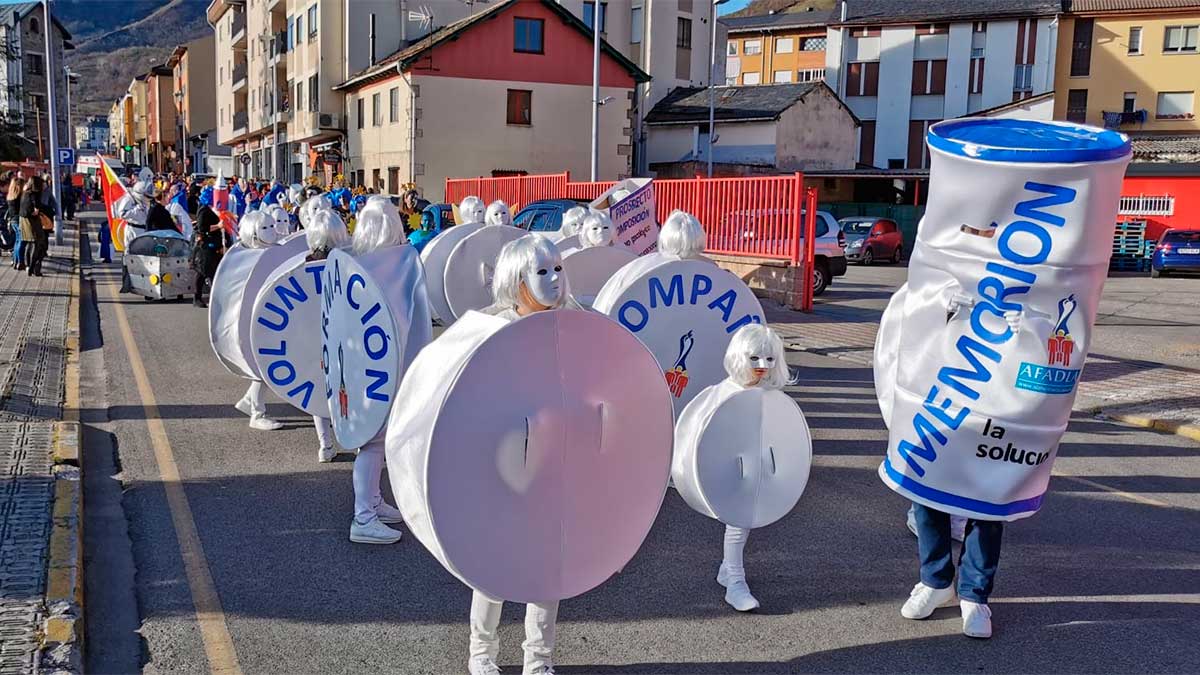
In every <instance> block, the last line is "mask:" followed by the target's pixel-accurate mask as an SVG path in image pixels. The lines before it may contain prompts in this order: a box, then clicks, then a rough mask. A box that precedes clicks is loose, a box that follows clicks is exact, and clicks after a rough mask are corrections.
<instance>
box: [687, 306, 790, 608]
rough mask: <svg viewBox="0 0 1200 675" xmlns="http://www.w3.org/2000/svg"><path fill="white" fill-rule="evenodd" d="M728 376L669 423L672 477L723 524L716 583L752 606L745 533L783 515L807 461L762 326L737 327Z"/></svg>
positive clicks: (774, 342) (777, 346) (731, 599)
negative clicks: (672, 437)
mask: <svg viewBox="0 0 1200 675" xmlns="http://www.w3.org/2000/svg"><path fill="white" fill-rule="evenodd" d="M724 364H725V372H726V373H728V377H727V378H726V379H725V380H723V381H722V382H720V383H719V384H714V385H712V386H710V387H707V388H705V389H704V391H702V392H700V393H699V394H697V395H696V397H695V398H693V399H692V402H691V403H689V404H688V405H687V407H686V408H684V410H683V412H682V413H681V414H680V416H679V422H678V423H677V424H676V426H675V456H674V459H673V461H672V464H671V478H672V481H673V482H674V484H675V489H676V490H678V491H679V494H680V496H682V497H683V499H684V501H686V502H687V503H688V505H689V506H691V507H692V508H693V509H695V510H697V511H699V512H700V513H702V514H704V515H706V516H708V517H710V518H715V519H717V520H720V521H721V522H723V523H725V546H724V553H725V555H724V558H723V559H722V560H721V567H720V568H719V569H718V570H717V583H719V584H721V585H722V586H724V587H725V602H727V603H729V605H730V606H732V607H733V608H734V609H736V610H738V611H739V612H748V611H750V610H752V609H755V608H757V607H758V606H759V605H758V600H757V599H756V598H755V597H754V595H753V594H751V593H750V587H749V586H748V585H747V584H746V569H745V566H744V563H743V552H744V551H745V548H746V540H747V539H748V538H749V536H750V530H751V529H753V528H756V527H765V526H767V525H770V524H771V523H773V522H775V521H777V520H779V519H780V518H782V517H783V516H785V515H787V514H788V513H789V512H790V511H791V510H792V508H793V507H794V506H795V505H796V502H797V501H799V499H800V495H801V494H803V492H804V487H805V486H806V485H807V484H808V474H809V470H810V468H811V466H812V436H811V435H810V434H809V430H808V423H807V422H806V421H805V419H804V413H802V412H800V408H799V407H798V406H797V405H796V403H795V402H794V401H793V400H792V399H791V397H789V396H788V395H787V394H784V393H783V392H782V391H780V390H781V389H783V387H784V385H786V384H788V383H789V379H790V374H789V372H788V367H787V363H786V362H785V361H784V353H783V341H782V340H780V339H779V336H778V335H776V334H775V332H774V331H772V330H770V329H769V328H767V327H765V326H760V325H757V324H751V325H748V326H743V327H742V328H739V329H738V331H737V333H735V334H734V336H733V339H732V340H731V341H730V342H729V348H728V349H727V350H726V351H725V359H724Z"/></svg>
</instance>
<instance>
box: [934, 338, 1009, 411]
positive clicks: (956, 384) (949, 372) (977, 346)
mask: <svg viewBox="0 0 1200 675" xmlns="http://www.w3.org/2000/svg"><path fill="white" fill-rule="evenodd" d="M956 346H957V348H958V353H959V354H961V355H962V356H963V358H965V359H966V360H967V362H968V363H970V364H971V368H972V370H967V369H965V368H951V367H950V366H942V368H941V369H940V370H938V376H937V379H938V381H939V382H941V383H943V384H945V385H947V386H949V387H950V388H951V389H954V390H955V391H957V392H958V393H960V394H962V395H963V396H966V397H967V398H969V399H971V400H972V401H974V400H977V399H978V398H979V392H977V391H975V390H974V389H972V388H970V387H968V386H966V385H964V384H963V383H962V382H960V381H959V380H958V379H956V378H962V379H967V380H974V381H976V382H987V381H989V380H991V379H992V373H991V371H989V370H988V369H987V368H985V367H984V366H983V362H982V361H980V360H979V357H977V356H975V353H978V354H981V355H983V356H984V357H986V358H988V359H990V360H991V361H994V362H996V363H1000V352H997V351H996V350H994V349H992V348H991V347H988V346H987V345H984V344H981V343H980V342H979V341H978V340H975V339H973V338H971V337H968V336H966V335H960V336H959V338H958V344H957V345H956Z"/></svg>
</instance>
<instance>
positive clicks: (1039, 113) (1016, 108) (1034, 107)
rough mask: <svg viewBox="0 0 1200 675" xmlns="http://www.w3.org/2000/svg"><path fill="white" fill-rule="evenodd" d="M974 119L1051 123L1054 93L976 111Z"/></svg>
mask: <svg viewBox="0 0 1200 675" xmlns="http://www.w3.org/2000/svg"><path fill="white" fill-rule="evenodd" d="M971 116H972V117H997V118H1005V119H1023V120H1039V121H1042V122H1049V121H1051V120H1053V119H1054V92H1052V91H1048V92H1046V93H1044V94H1038V95H1037V96H1031V97H1029V98H1023V99H1020V100H1017V101H1009V102H1008V103H1002V104H1000V105H998V106H994V107H991V108H985V109H983V110H976V111H975V112H973V113H971Z"/></svg>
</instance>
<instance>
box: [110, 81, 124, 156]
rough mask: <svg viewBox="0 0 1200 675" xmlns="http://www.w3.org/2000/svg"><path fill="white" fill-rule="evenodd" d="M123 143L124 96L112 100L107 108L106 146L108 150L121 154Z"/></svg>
mask: <svg viewBox="0 0 1200 675" xmlns="http://www.w3.org/2000/svg"><path fill="white" fill-rule="evenodd" d="M124 145H125V96H124V95H122V96H121V98H119V99H117V100H116V101H114V102H113V104H112V107H111V108H109V109H108V148H109V151H110V152H113V153H117V154H118V155H123V154H124V153H123V152H122V150H121V148H122V147H123V146H124Z"/></svg>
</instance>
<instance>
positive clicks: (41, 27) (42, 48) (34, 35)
mask: <svg viewBox="0 0 1200 675" xmlns="http://www.w3.org/2000/svg"><path fill="white" fill-rule="evenodd" d="M44 19H45V16H44V13H43V9H42V3H41V2H19V3H13V4H0V45H4V48H3V57H2V58H0V61H3V67H0V123H3V124H6V125H11V126H12V127H13V128H15V129H18V130H19V135H20V139H21V151H22V153H23V154H24V155H25V156H26V157H29V158H38V159H43V160H46V159H49V157H50V113H49V102H48V100H47V98H46V94H47V78H48V77H50V76H51V75H52V76H53V79H54V88H55V98H56V99H57V101H58V108H57V109H56V110H55V113H56V115H55V116H56V117H57V118H58V119H57V122H58V124H57V127H58V129H57V132H58V139H59V143H60V144H62V145H64V146H65V145H66V144H67V143H68V142H69V138H70V136H69V134H68V129H69V127H68V124H67V105H66V101H67V78H66V73H65V71H64V70H63V63H64V62H63V51H64V50H66V49H74V45H72V44H71V42H70V40H71V34H70V33H69V32H68V31H67V29H66V28H65V27H63V25H62V24H60V23H59V22H58V19H55V18H53V17H51V26H50V27H49V30H50V31H51V36H50V37H51V40H50V46H51V49H52V50H53V54H52V55H51V56H52V57H53V64H54V71H55V72H53V73H50V72H49V71H50V68H49V67H48V64H49V63H50V61H48V60H47V58H46V30H47V27H46V25H45V20H44Z"/></svg>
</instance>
